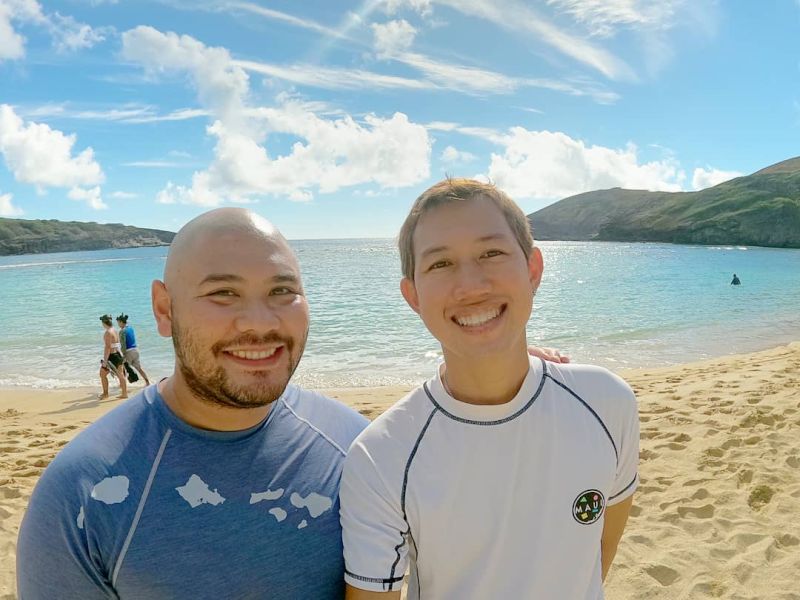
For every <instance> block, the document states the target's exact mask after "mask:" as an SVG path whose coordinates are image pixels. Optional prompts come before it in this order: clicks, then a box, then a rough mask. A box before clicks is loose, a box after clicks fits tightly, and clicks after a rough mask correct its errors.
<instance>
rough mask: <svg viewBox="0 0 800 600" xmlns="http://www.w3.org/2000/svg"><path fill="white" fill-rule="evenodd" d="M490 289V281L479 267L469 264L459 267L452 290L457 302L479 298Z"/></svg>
mask: <svg viewBox="0 0 800 600" xmlns="http://www.w3.org/2000/svg"><path fill="white" fill-rule="evenodd" d="M491 289H492V286H491V281H490V280H489V277H487V275H486V273H485V271H484V269H482V268H481V266H480V265H478V264H475V263H472V262H469V263H464V264H462V265H460V266H459V268H458V270H457V271H456V282H455V288H454V290H453V291H454V295H455V297H456V299H457V300H458V301H465V300H471V299H477V298H481V297H483V296H485V295H487V294H488V293H489V292H490V291H491Z"/></svg>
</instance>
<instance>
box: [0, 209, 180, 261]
mask: <svg viewBox="0 0 800 600" xmlns="http://www.w3.org/2000/svg"><path fill="white" fill-rule="evenodd" d="M173 237H175V234H174V233H172V232H170V231H161V230H159V229H140V228H138V227H130V226H128V225H122V224H120V223H110V224H107V225H103V224H100V223H79V222H77V221H56V220H48V221H33V220H26V219H3V218H0V256H3V255H8V254H41V253H45V252H72V251H76V250H104V249H106V248H138V247H140V246H168V245H169V244H170V242H171V241H172V238H173Z"/></svg>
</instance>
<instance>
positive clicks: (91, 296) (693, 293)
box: [0, 239, 800, 388]
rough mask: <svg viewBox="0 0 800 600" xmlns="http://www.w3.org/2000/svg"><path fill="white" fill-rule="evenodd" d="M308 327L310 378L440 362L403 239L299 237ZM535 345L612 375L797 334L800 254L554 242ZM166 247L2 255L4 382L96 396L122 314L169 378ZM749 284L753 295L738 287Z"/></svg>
mask: <svg viewBox="0 0 800 600" xmlns="http://www.w3.org/2000/svg"><path fill="white" fill-rule="evenodd" d="M292 244H293V246H294V248H295V249H296V251H297V254H298V256H299V258H300V262H301V265H302V267H303V277H304V280H305V285H306V290H307V294H308V298H309V304H310V305H311V331H310V335H309V341H308V346H307V349H306V353H305V356H304V358H303V360H302V363H301V366H300V368H299V369H298V372H297V376H296V377H297V381H298V382H299V383H301V384H303V385H307V386H314V387H350V386H366V385H384V384H411V383H416V382H419V381H420V380H421V379H424V378H425V377H428V376H429V375H430V373H431V372H432V368H433V366H434V365H435V364H436V362H437V360H438V358H439V355H440V352H439V348H438V345H437V344H436V342H435V340H433V338H432V337H431V336H430V335H429V334H428V332H427V331H426V330H425V329H424V327H423V326H422V324H421V322H420V321H419V319H418V318H417V316H416V315H415V314H414V313H413V312H412V311H411V310H410V309H409V308H408V307H407V306H406V305H405V302H404V301H403V299H402V297H401V295H400V292H399V285H398V282H399V273H400V265H399V258H398V255H397V250H396V249H395V246H394V242H393V241H392V240H382V239H381V240H310V241H297V242H292ZM540 246H541V248H542V252H543V254H544V259H545V275H544V278H543V282H542V285H541V288H540V290H539V293H538V294H537V296H536V306H535V307H534V314H533V317H532V318H531V321H530V323H529V326H528V330H529V339H530V340H531V342H533V343H537V344H542V345H550V346H555V347H557V348H560V349H562V350H564V351H566V352H568V353H570V354H571V355H572V356H573V359H574V360H576V361H580V362H593V363H597V364H601V365H604V366H608V367H611V368H615V369H618V368H625V367H634V366H655V365H667V364H675V363H681V362H686V361H690V360H697V359H701V358H707V357H711V356H718V355H723V354H729V353H738V352H746V351H751V350H758V349H762V348H766V347H770V346H774V345H776V344H780V343H784V342H789V341H793V340H798V339H800V250H779V249H765V248H736V247H704V246H674V245H669V244H623V243H600V242H542V243H540ZM165 256H166V248H136V249H126V250H104V251H94V252H72V253H61V254H47V255H34V256H15V257H0V386H13V385H28V386H35V387H47V388H53V387H70V386H75V385H97V381H96V378H97V366H98V363H99V359H100V356H101V352H102V342H101V337H102V328H101V326H100V322H99V320H98V318H97V317H98V316H99V315H101V314H103V313H111V314H113V315H114V316H116V315H117V314H119V313H120V312H125V313H127V314H128V315H130V317H131V324H132V325H133V326H134V327H135V329H136V334H137V338H138V341H139V347H140V349H141V354H142V363H143V364H144V366H145V368H146V369H147V370H148V372H149V373H150V374H151V376H152V377H160V376H165V375H167V374H169V372H170V371H171V368H172V346H171V343H170V340H168V339H164V338H161V337H159V336H158V334H157V332H156V328H155V321H154V319H153V316H152V313H151V310H150V282H151V281H152V280H153V279H156V278H159V277H160V276H161V273H162V269H163V267H164V258H165ZM734 272H735V273H737V274H738V275H739V277H740V278H741V280H742V285H741V286H739V287H733V286H731V285H729V283H730V280H731V275H732V274H733V273H734Z"/></svg>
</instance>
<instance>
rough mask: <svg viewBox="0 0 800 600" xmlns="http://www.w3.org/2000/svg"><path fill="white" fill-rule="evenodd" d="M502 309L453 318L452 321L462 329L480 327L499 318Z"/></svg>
mask: <svg viewBox="0 0 800 600" xmlns="http://www.w3.org/2000/svg"><path fill="white" fill-rule="evenodd" d="M502 312H503V308H502V307H501V308H492V309H488V310H485V311H483V312H479V313H475V314H471V315H466V316H457V317H453V320H454V321H455V322H456V323H457V324H459V325H461V326H462V327H480V326H481V325H485V324H486V323H488V322H489V321H492V320H494V319H496V318H497V317H499V316H500V313H502Z"/></svg>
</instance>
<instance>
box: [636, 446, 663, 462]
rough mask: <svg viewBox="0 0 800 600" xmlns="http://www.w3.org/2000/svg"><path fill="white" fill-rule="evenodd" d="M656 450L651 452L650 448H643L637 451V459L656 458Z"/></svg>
mask: <svg viewBox="0 0 800 600" xmlns="http://www.w3.org/2000/svg"><path fill="white" fill-rule="evenodd" d="M658 456H659V454H658V452H653V451H652V450H648V449H647V448H645V449H644V450H640V451H639V460H653V459H656V458H658Z"/></svg>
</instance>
